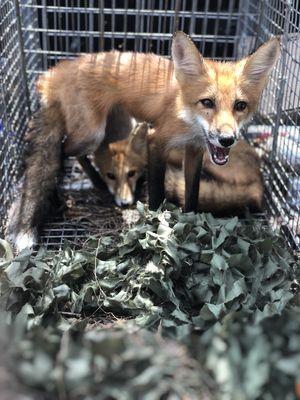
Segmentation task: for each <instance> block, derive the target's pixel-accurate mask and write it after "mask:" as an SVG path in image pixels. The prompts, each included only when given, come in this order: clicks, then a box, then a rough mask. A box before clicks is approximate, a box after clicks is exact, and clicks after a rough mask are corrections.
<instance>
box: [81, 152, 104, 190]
mask: <svg viewBox="0 0 300 400" xmlns="http://www.w3.org/2000/svg"><path fill="white" fill-rule="evenodd" d="M78 162H79V163H80V165H81V166H82V168H83V170H84V172H85V173H86V174H87V176H88V177H89V178H90V180H91V182H92V184H93V185H94V187H95V188H97V189H107V186H106V183H105V182H104V181H103V179H102V178H101V176H100V174H99V172H97V171H96V169H95V168H94V166H93V165H92V163H91V161H90V160H89V159H88V157H87V156H83V157H78Z"/></svg>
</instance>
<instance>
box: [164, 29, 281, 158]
mask: <svg viewBox="0 0 300 400" xmlns="http://www.w3.org/2000/svg"><path fill="white" fill-rule="evenodd" d="M279 53H280V43H279V41H278V39H277V38H273V39H271V40H269V41H268V42H266V43H265V44H263V45H262V46H261V47H259V48H258V50H256V51H255V52H254V53H253V54H252V55H250V56H248V57H246V58H244V59H242V60H239V61H236V62H218V61H212V60H207V59H204V58H203V57H202V55H201V54H200V53H199V51H198V50H197V48H196V46H195V45H194V44H193V42H192V41H191V39H190V38H189V37H188V36H187V35H186V34H185V33H183V32H177V33H176V34H175V36H174V39H173V42H172V58H173V61H174V69H175V76H176V79H177V82H178V84H179V87H180V97H179V98H178V104H177V107H178V115H179V117H180V118H182V119H183V120H184V121H185V122H187V123H188V124H189V125H190V126H192V130H193V132H192V134H193V137H194V138H195V139H196V140H197V139H198V140H199V139H200V140H202V138H203V139H204V141H205V144H206V146H207V148H208V150H209V153H210V156H211V160H212V161H213V162H214V163H215V164H217V165H224V164H226V162H227V161H228V157H229V150H230V147H232V146H233V145H234V144H235V143H236V141H237V139H238V137H239V130H240V128H241V127H242V126H243V124H244V123H245V122H246V121H248V120H249V119H250V118H251V117H252V115H253V113H254V112H255V110H256V109H257V106H258V103H259V99H260V96H261V94H262V91H263V89H264V87H265V86H266V84H267V81H268V76H269V74H270V72H271V70H272V68H273V66H274V65H275V63H276V61H277V59H278V57H279ZM199 136H200V138H199Z"/></svg>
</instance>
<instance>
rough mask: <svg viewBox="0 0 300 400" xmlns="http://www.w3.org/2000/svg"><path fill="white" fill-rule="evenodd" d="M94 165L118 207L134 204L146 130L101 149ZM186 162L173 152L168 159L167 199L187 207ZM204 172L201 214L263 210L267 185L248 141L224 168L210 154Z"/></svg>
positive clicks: (144, 158) (143, 165)
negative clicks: (213, 162) (185, 186)
mask: <svg viewBox="0 0 300 400" xmlns="http://www.w3.org/2000/svg"><path fill="white" fill-rule="evenodd" d="M94 161H95V164H96V165H97V167H98V169H99V172H100V174H101V176H102V178H103V180H104V181H105V182H106V184H107V186H108V187H109V189H110V192H111V193H112V194H113V195H114V197H115V201H116V203H117V204H118V205H119V206H123V205H129V204H133V201H134V195H135V189H136V183H137V180H138V178H139V177H140V176H142V174H143V173H144V171H145V169H146V166H147V156H146V136H145V129H144V128H142V129H141V125H139V126H138V127H137V128H135V129H134V130H133V131H132V132H131V134H130V135H129V138H128V139H124V140H121V141H117V142H115V143H111V144H109V145H108V146H102V147H100V148H99V149H98V150H97V151H96V153H95V156H94ZM182 162H183V152H182V151H179V150H173V151H172V153H171V154H170V158H169V159H168V167H167V171H166V179H165V188H166V197H167V199H169V200H174V201H177V202H179V204H180V205H183V198H184V191H185V190H184V179H183V173H182V170H181V169H182ZM129 171H134V175H133V176H128V172H129ZM203 172H204V177H202V178H201V182H200V192H199V198H198V207H199V210H201V211H206V212H213V213H218V214H224V213H226V212H239V211H241V210H243V209H244V208H245V207H246V206H249V207H252V208H254V209H261V207H262V195H263V184H262V177H261V173H260V160H259V157H258V155H257V153H256V152H255V150H253V149H252V148H251V146H249V144H247V143H246V142H245V141H244V140H240V141H239V142H238V144H237V145H236V146H235V147H234V148H233V149H232V151H231V157H230V160H229V162H228V164H226V165H225V166H223V167H222V168H220V167H218V166H215V165H214V164H212V163H211V161H210V158H209V154H208V152H207V151H206V152H205V153H204V157H203ZM112 176H113V177H114V178H113V179H111V177H112ZM205 176H206V178H205ZM122 199H123V201H122Z"/></svg>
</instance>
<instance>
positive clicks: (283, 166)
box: [0, 0, 300, 248]
mask: <svg viewBox="0 0 300 400" xmlns="http://www.w3.org/2000/svg"><path fill="white" fill-rule="evenodd" d="M299 25H300V1H299V0H198V1H197V0H195V1H187V0H109V1H106V0H65V1H63V2H62V1H59V0H1V4H0V39H1V40H0V87H1V93H0V218H1V221H2V222H4V220H5V216H6V213H7V209H8V207H9V204H10V202H11V199H12V196H13V190H14V186H15V183H16V181H17V175H18V171H19V169H20V163H21V160H22V152H23V147H24V146H23V140H22V138H23V135H24V132H25V130H26V126H27V123H28V119H29V116H30V113H31V112H32V111H33V110H34V109H36V108H37V107H38V99H37V98H36V95H35V90H34V84H35V80H36V78H37V76H38V75H39V74H40V73H41V72H42V71H44V70H46V69H47V68H49V67H50V66H52V65H54V64H56V63H57V62H58V61H59V60H60V59H63V58H69V57H75V56H76V55H77V54H78V53H81V52H97V51H102V50H110V49H119V50H132V51H143V52H148V51H152V52H155V53H157V54H163V55H166V56H168V55H170V45H171V38H172V34H173V32H174V31H176V30H177V29H181V30H183V31H185V32H186V33H188V34H190V36H191V37H192V39H193V40H194V41H195V42H196V43H197V45H198V47H199V50H200V51H201V52H202V54H204V56H205V57H212V58H215V59H227V60H232V59H236V58H237V57H242V56H244V55H247V54H249V52H251V51H253V50H254V49H255V48H256V47H257V46H258V45H260V44H261V43H263V42H264V41H265V40H267V39H268V38H269V37H270V36H271V35H278V36H280V37H281V42H282V53H281V58H280V61H279V62H278V64H277V67H276V69H275V70H274V71H273V74H272V76H271V79H270V82H269V85H268V87H267V89H266V90H265V92H264V94H263V96H262V102H261V107H260V109H259V112H258V114H257V116H256V117H255V119H254V120H253V121H252V122H251V123H250V125H249V126H248V128H247V129H246V130H245V136H246V137H247V138H248V140H249V141H250V142H251V143H253V145H255V146H257V148H258V151H259V152H260V153H261V155H262V159H263V174H264V178H265V187H266V191H265V203H266V209H265V212H266V216H267V219H268V220H269V221H270V222H271V223H272V224H274V225H276V226H280V227H281V229H282V231H283V233H284V235H285V237H286V239H287V241H288V242H289V243H290V244H291V245H292V246H293V247H294V248H297V247H298V248H299V243H300V239H299V235H300V223H299V208H300V197H299V189H300V177H299V170H300V136H299V129H300V128H299V121H300V118H299V97H300V90H299V89H300V84H299V78H300V67H299V64H300V33H299ZM2 225H3V224H2ZM62 235H63V233H62ZM46 236H47V235H46ZM58 236H59V235H58Z"/></svg>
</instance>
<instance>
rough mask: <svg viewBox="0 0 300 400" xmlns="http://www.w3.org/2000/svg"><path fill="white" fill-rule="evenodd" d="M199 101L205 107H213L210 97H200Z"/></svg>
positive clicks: (213, 103)
mask: <svg viewBox="0 0 300 400" xmlns="http://www.w3.org/2000/svg"><path fill="white" fill-rule="evenodd" d="M200 102H201V103H202V104H203V105H204V107H206V108H214V106H215V102H214V101H213V100H211V99H202V100H200Z"/></svg>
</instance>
